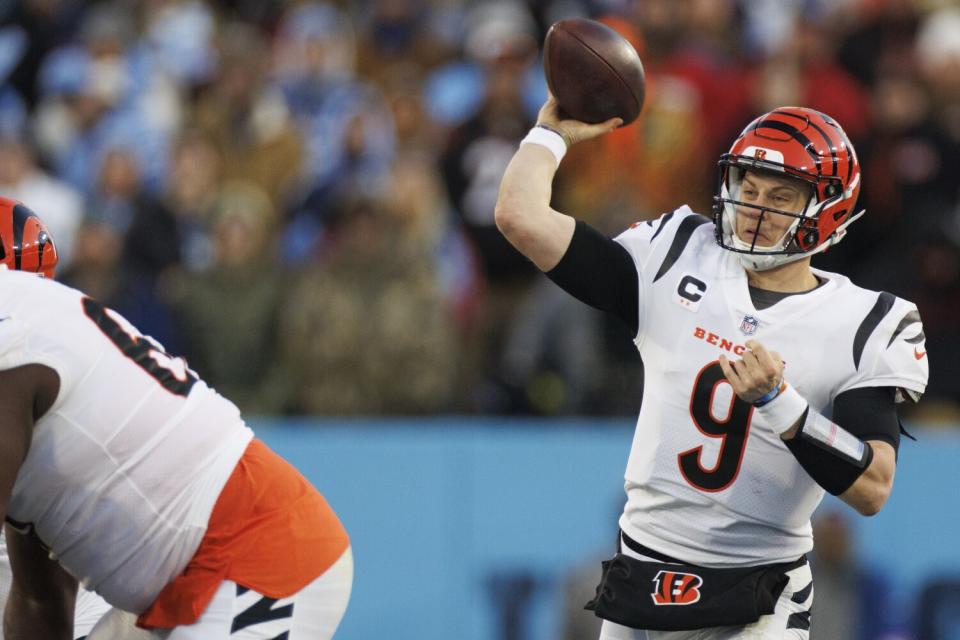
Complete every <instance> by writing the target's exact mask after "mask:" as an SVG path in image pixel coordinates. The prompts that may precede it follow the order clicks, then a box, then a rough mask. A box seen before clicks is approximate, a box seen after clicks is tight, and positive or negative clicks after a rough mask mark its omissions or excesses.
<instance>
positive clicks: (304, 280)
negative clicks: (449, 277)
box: [280, 194, 458, 415]
mask: <svg viewBox="0 0 960 640" xmlns="http://www.w3.org/2000/svg"><path fill="white" fill-rule="evenodd" d="M330 225H331V229H330V234H329V244H328V247H327V249H326V251H325V252H324V254H323V258H322V261H321V262H319V263H317V264H315V265H312V266H310V267H308V269H307V270H306V272H305V273H304V274H303V275H302V277H301V278H300V279H299V280H298V281H297V282H296V283H295V284H294V286H293V290H292V292H291V295H290V296H289V298H288V300H287V301H286V303H285V304H284V306H283V319H282V328H281V332H280V335H281V342H282V344H281V349H282V354H283V358H284V365H285V367H286V372H287V374H288V375H289V377H290V380H291V385H292V388H293V398H292V406H291V409H292V410H293V411H295V412H298V413H315V414H324V415H355V414H367V413H373V414H421V413H432V412H436V411H442V410H444V409H446V408H447V403H448V401H449V399H450V397H451V395H452V393H453V388H454V384H455V382H456V376H455V367H456V365H457V359H458V355H457V350H456V348H455V345H454V331H453V326H452V323H451V318H450V314H449V309H448V307H447V306H446V304H445V303H444V300H443V297H442V294H441V290H440V287H439V285H438V282H437V276H436V272H435V270H434V266H433V263H432V262H431V260H430V259H429V256H428V255H427V254H426V253H425V252H424V251H423V249H422V246H421V245H420V244H419V243H417V242H414V241H413V238H412V237H411V235H410V232H409V231H408V230H407V229H406V228H405V225H404V224H402V223H401V222H400V221H398V220H396V219H391V217H390V216H389V215H387V214H386V213H385V209H384V204H383V202H381V201H378V200H376V199H371V198H369V197H364V196H363V195H361V194H353V195H350V196H346V199H345V200H344V201H343V202H342V203H341V204H339V205H338V207H337V208H336V210H335V214H334V217H333V219H332V220H331V222H330Z"/></svg>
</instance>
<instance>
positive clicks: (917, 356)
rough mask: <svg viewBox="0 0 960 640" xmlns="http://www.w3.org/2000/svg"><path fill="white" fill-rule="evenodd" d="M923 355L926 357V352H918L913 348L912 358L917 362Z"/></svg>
mask: <svg viewBox="0 0 960 640" xmlns="http://www.w3.org/2000/svg"><path fill="white" fill-rule="evenodd" d="M925 355H927V352H926V351H920V350H919V349H917V348H916V347H914V348H913V357H914V358H916V359H917V360H921V359H923V356H925Z"/></svg>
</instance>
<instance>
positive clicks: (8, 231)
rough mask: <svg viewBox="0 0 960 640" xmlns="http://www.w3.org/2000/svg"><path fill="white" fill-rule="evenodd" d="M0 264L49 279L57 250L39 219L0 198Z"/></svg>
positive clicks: (16, 202) (24, 206)
mask: <svg viewBox="0 0 960 640" xmlns="http://www.w3.org/2000/svg"><path fill="white" fill-rule="evenodd" d="M0 263H2V264H5V265H6V266H7V268H8V269H16V270H18V271H30V272H34V273H38V274H40V275H42V276H43V277H45V278H53V276H54V272H55V271H56V269H57V248H56V246H54V244H53V238H52V237H51V236H50V232H49V231H47V226H46V225H45V224H43V221H42V220H40V217H39V216H37V214H35V213H34V212H33V211H31V210H30V209H28V208H27V207H26V205H24V204H23V203H22V202H18V201H16V200H11V199H10V198H3V197H0Z"/></svg>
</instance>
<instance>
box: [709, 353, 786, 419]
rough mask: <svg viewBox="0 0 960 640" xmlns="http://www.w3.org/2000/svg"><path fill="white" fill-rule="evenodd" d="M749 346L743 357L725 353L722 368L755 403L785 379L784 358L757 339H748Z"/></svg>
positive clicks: (735, 388)
mask: <svg viewBox="0 0 960 640" xmlns="http://www.w3.org/2000/svg"><path fill="white" fill-rule="evenodd" d="M746 347H747V350H746V351H744V352H743V358H742V359H741V360H736V361H734V360H729V359H727V357H726V356H724V355H721V356H720V368H721V369H723V375H725V376H726V377H727V381H728V382H729V383H730V386H732V387H733V391H734V393H736V394H737V397H739V398H740V399H741V400H743V401H744V402H749V403H751V404H753V403H754V402H756V401H757V400H759V399H760V398H762V397H763V396H764V395H766V394H767V393H769V392H770V391H773V389H774V388H776V387H777V386H778V385H779V384H780V383H781V382H782V381H783V360H781V359H780V354H779V353H777V352H776V351H767V349H766V347H764V346H763V345H762V344H760V343H759V342H758V341H756V340H747V343H746Z"/></svg>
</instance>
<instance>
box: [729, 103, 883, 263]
mask: <svg viewBox="0 0 960 640" xmlns="http://www.w3.org/2000/svg"><path fill="white" fill-rule="evenodd" d="M719 164H720V188H719V194H718V195H717V196H715V197H714V206H713V212H714V222H715V223H716V238H717V243H718V244H719V245H720V246H721V247H723V248H724V249H728V250H730V251H735V252H737V253H739V254H740V261H741V263H742V264H743V265H744V267H746V268H747V269H751V270H754V271H764V270H767V269H771V268H773V267H776V266H779V265H782V264H786V263H789V262H793V261H795V260H800V259H802V258H805V257H806V256H810V255H813V254H815V253H819V252H821V251H824V250H825V249H827V248H828V247H830V246H832V245H834V244H836V243H838V242H840V240H841V239H843V236H844V235H845V234H846V232H847V227H848V226H849V225H850V223H852V222H853V221H854V220H855V219H857V218H859V217H860V216H861V215H863V213H864V212H863V211H860V212H859V213H857V214H855V215H854V206H855V205H856V202H857V196H858V195H859V193H860V163H859V161H858V160H857V154H856V151H854V149H853V145H852V144H851V143H850V139H849V138H848V137H847V134H846V133H844V131H843V129H842V128H841V127H840V125H839V124H838V123H837V121H836V120H834V119H833V118H831V117H830V116H828V115H826V114H823V113H820V112H819V111H815V110H813V109H808V108H805V107H781V108H779V109H774V110H773V111H770V112H769V113H765V114H763V115H762V116H760V117H759V118H757V119H756V120H754V121H753V122H751V123H750V124H749V125H747V127H746V128H745V129H744V130H743V132H742V133H741V134H740V135H739V136H738V137H737V139H736V141H735V142H734V143H733V146H732V147H730V151H729V152H728V153H725V154H723V155H722V156H721V157H720V163H719ZM747 171H757V172H762V173H767V174H770V175H775V176H780V177H789V178H793V179H796V180H798V181H801V182H802V183H804V184H806V185H809V187H807V188H805V189H804V191H809V192H810V197H809V198H808V200H807V203H806V206H805V207H804V208H803V209H801V210H800V211H799V212H791V211H783V210H779V209H775V208H770V207H765V206H760V205H757V204H751V203H749V202H744V201H743V199H742V198H740V197H739V194H740V184H741V182H742V180H743V177H744V175H745V174H746V172H747ZM739 207H748V208H752V209H754V210H759V219H758V223H757V224H758V227H757V228H758V229H759V225H760V224H763V221H764V218H765V217H768V216H771V215H786V216H790V217H792V218H793V220H792V221H791V223H790V225H789V227H788V228H787V230H786V232H785V233H784V234H783V236H782V237H781V238H780V239H779V241H777V242H775V243H774V244H773V245H772V246H757V243H756V235H754V237H753V241H752V242H747V241H745V240H743V239H741V238H740V237H739V236H738V235H737V233H736V228H737V227H736V215H737V208H739Z"/></svg>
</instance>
